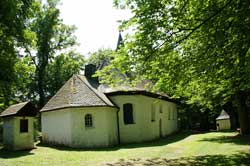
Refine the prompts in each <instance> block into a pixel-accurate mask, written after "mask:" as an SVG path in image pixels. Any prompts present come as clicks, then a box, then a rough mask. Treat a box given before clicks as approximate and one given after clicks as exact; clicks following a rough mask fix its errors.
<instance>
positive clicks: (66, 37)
mask: <svg viewBox="0 0 250 166" xmlns="http://www.w3.org/2000/svg"><path fill="white" fill-rule="evenodd" d="M57 4H58V1H57V0H48V1H43V3H42V2H41V1H35V0H34V1H33V0H10V1H9V0H8V1H5V0H4V1H1V2H0V43H1V44H0V108H1V109H2V110H3V109H5V108H6V107H8V106H9V105H11V104H14V103H17V102H21V101H26V100H31V101H34V102H35V103H37V102H36V101H37V100H39V102H38V103H39V106H43V104H45V101H46V100H47V98H49V97H51V95H53V94H54V93H55V92H56V91H57V90H58V89H59V88H60V86H61V85H62V84H63V83H64V82H65V81H66V80H67V79H68V78H69V77H70V76H71V75H73V74H75V73H79V72H80V70H81V68H82V65H83V63H84V60H83V58H82V56H80V55H79V54H77V53H74V51H72V50H73V46H74V45H75V44H76V37H75V36H74V35H73V33H74V31H75V29H76V28H75V27H74V26H68V25H65V24H63V21H62V19H60V18H59V14H60V12H59V9H58V8H57ZM54 77H55V78H54ZM55 80H56V81H55Z"/></svg>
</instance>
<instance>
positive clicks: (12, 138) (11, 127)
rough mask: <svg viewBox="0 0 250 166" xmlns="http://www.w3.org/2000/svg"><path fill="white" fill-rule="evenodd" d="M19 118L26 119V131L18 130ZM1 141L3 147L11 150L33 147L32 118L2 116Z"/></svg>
mask: <svg viewBox="0 0 250 166" xmlns="http://www.w3.org/2000/svg"><path fill="white" fill-rule="evenodd" d="M20 119H28V132H25V133H21V132H20ZM3 143H4V147H5V148H7V149H12V150H23V149H31V148H34V118H33V117H17V116H16V117H14V116H12V117H7V118H4V131H3Z"/></svg>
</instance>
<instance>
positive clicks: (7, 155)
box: [0, 147, 33, 159]
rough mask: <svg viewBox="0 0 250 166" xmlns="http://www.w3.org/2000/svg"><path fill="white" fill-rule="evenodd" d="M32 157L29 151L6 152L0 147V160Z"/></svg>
mask: <svg viewBox="0 0 250 166" xmlns="http://www.w3.org/2000/svg"><path fill="white" fill-rule="evenodd" d="M27 155H33V153H32V152H31V150H19V151H8V150H5V149H3V148H1V147H0V158H5V159H11V158H18V157H23V156H27Z"/></svg>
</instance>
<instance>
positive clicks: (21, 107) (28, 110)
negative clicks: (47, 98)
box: [0, 101, 36, 117]
mask: <svg viewBox="0 0 250 166" xmlns="http://www.w3.org/2000/svg"><path fill="white" fill-rule="evenodd" d="M35 115H36V111H35V108H34V107H33V106H32V104H31V103H30V102H29V101H27V102H23V103H18V104H14V105H11V106H10V107H9V108H7V109H6V110H4V111H3V112H2V113H1V115H0V116H1V117H6V116H35Z"/></svg>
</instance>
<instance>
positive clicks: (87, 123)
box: [85, 114, 93, 128]
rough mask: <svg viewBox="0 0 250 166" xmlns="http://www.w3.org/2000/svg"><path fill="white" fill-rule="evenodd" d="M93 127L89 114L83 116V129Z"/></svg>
mask: <svg viewBox="0 0 250 166" xmlns="http://www.w3.org/2000/svg"><path fill="white" fill-rule="evenodd" d="M91 127H93V118H92V115H91V114H87V115H85V128H91Z"/></svg>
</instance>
